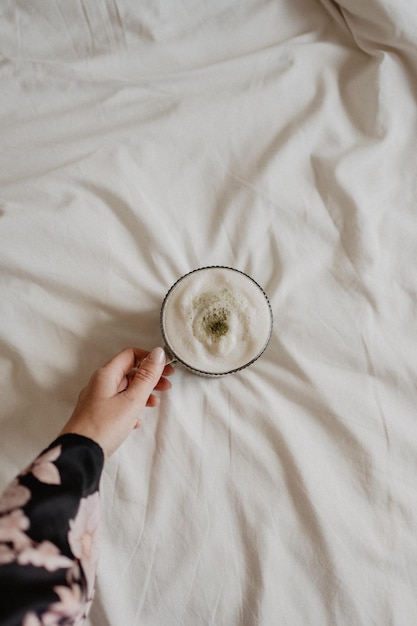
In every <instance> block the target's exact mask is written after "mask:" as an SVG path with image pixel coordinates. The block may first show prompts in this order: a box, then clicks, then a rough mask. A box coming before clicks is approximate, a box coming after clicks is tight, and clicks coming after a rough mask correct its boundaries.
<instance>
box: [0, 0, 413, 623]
mask: <svg viewBox="0 0 417 626" xmlns="http://www.w3.org/2000/svg"><path fill="white" fill-rule="evenodd" d="M0 14H1V17H2V19H1V20H0V54H1V59H0V85H1V89H0V129H1V130H0V146H1V150H0V202H1V204H0V250H1V253H0V320H1V322H0V329H1V334H0V380H1V392H2V393H1V397H2V410H1V412H0V428H1V435H2V436H1V438H0V470H1V472H0V477H1V485H6V484H7V482H8V481H9V480H10V479H11V478H12V477H13V476H14V475H15V474H16V473H17V471H18V470H19V469H21V468H22V467H23V466H24V465H25V464H26V463H27V461H28V460H29V459H31V458H33V457H34V456H35V455H36V454H37V453H38V452H39V450H40V449H42V448H43V447H44V446H45V445H47V444H48V443H49V442H50V441H51V440H52V439H53V438H54V437H55V436H56V434H57V432H58V431H59V429H60V428H61V426H62V425H63V423H64V422H65V420H66V418H67V416H68V414H69V412H70V411H71V407H72V406H73V404H74V402H75V400H76V397H77V393H78V391H79V389H80V388H81V387H82V386H83V385H84V384H85V383H86V381H87V379H88V377H89V375H90V373H91V371H92V370H93V369H95V368H96V367H97V366H99V365H100V364H101V363H102V362H104V361H105V360H107V359H108V358H109V357H110V356H111V355H112V354H113V353H115V352H116V351H118V350H119V349H121V348H123V347H125V346H127V345H138V346H143V347H148V348H152V347H153V346H154V345H158V344H159V343H160V342H161V336H160V331H159V308H160V305H161V302H162V299H163V297H164V295H165V293H166V291H167V290H168V289H169V287H170V286H171V285H172V284H173V282H174V281H175V280H177V278H179V277H180V276H182V275H183V274H185V273H186V272H188V271H190V270H192V269H195V268H197V267H201V266H204V265H217V264H220V265H222V264H223V265H228V266H231V267H235V268H237V269H240V270H242V271H244V272H246V273H248V274H249V275H250V276H252V277H253V278H254V279H255V280H256V281H257V282H258V283H259V284H260V285H261V286H262V287H263V288H264V289H265V291H266V293H267V294H268V296H269V299H270V301H271V305H272V309H273V313H274V320H275V322H274V330H273V336H272V339H271V342H270V345H269V347H268V348H267V350H266V352H265V353H264V355H263V356H262V358H261V359H260V360H259V361H258V362H257V363H256V364H255V365H254V366H253V367H251V368H250V369H248V370H245V371H243V372H241V373H239V374H236V375H233V376H231V377H225V378H221V379H216V380H210V379H205V378H199V377H196V376H193V375H192V374H191V373H189V372H188V371H185V370H183V369H181V368H180V367H178V368H177V371H176V373H175V376H174V381H173V382H174V387H173V389H172V391H171V392H170V394H169V395H167V396H166V397H164V398H163V400H162V404H161V406H160V408H159V409H157V410H155V409H154V410H151V409H148V410H147V411H146V413H145V415H144V416H143V427H142V429H141V430H140V431H138V432H135V433H134V434H132V436H131V438H130V439H129V440H128V442H127V443H126V444H125V445H124V446H123V447H122V448H121V449H120V450H119V451H118V452H117V453H116V455H115V456H114V457H113V458H112V459H111V460H110V461H109V462H108V464H107V466H106V468H105V471H104V475H103V478H102V485H101V492H102V510H103V512H104V520H103V527H104V532H103V534H104V542H103V546H102V554H101V560H100V566H99V576H98V586H97V593H96V598H95V603H94V605H93V608H92V610H91V614H90V621H89V625H90V626H109V625H110V626H127V625H128V626H161V625H162V624H163V625H164V626H165V625H167V626H171V625H173V626H174V625H181V626H199V625H209V624H210V625H212V626H231V625H233V626H235V625H236V626H255V625H260V626H275V624H276V625H279V626H305V625H306V624H308V625H309V626H325V625H328V626H334V625H337V626H371V625H375V626H413V625H414V622H415V615H416V614H417V600H416V597H417V594H416V589H417V567H416V563H417V539H416V537H417V506H416V502H417V496H416V477H417V417H416V374H417V372H416V369H417V365H416V363H417V361H416V353H417V330H416V326H417V325H416V319H415V314H416V296H417V273H416V270H415V268H416V263H417V243H416V242H417V226H416V208H415V207H416V191H417V189H416V187H417V183H416V181H417V176H416V165H415V163H416V158H415V151H416V144H417V116H416V110H417V109H416V94H417V76H416V67H417V65H416V62H417V60H416V43H417V34H416V33H417V12H416V6H415V3H414V2H413V1H411V2H410V0H396V2H395V3H394V2H392V1H389V0H341V1H340V2H332V1H331V0H321V2H319V1H318V0H292V1H291V2H290V1H287V0H275V1H272V0H269V1H268V0H211V1H210V2H206V1H204V0H182V1H181V2H179V3H178V2H177V3H170V2H168V1H167V0H152V1H151V0H144V1H143V2H140V3H136V2H133V1H129V0H106V1H105V2H99V3H94V2H85V1H83V0H81V1H80V2H77V3H73V2H67V1H66V0H56V2H54V3H31V2H29V1H28V0H13V1H12V0H0ZM1 485H0V487H1Z"/></svg>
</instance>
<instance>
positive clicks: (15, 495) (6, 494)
mask: <svg viewBox="0 0 417 626" xmlns="http://www.w3.org/2000/svg"><path fill="white" fill-rule="evenodd" d="M30 496H31V493H30V491H29V489H28V488H27V487H24V486H23V485H20V484H19V482H18V480H17V478H15V479H14V481H13V482H12V483H10V485H9V486H8V487H6V489H5V490H4V491H3V493H2V495H1V498H0V514H1V513H6V511H11V510H12V509H16V508H18V507H21V506H24V505H25V504H26V503H27V502H28V501H29V500H30Z"/></svg>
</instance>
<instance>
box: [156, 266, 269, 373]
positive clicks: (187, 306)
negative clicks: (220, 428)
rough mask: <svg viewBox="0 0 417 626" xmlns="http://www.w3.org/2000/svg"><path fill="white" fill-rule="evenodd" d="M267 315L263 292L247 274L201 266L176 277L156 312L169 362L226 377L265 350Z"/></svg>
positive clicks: (230, 269)
mask: <svg viewBox="0 0 417 626" xmlns="http://www.w3.org/2000/svg"><path fill="white" fill-rule="evenodd" d="M271 329H272V312H271V307H270V304H269V301H268V298H267V297H266V295H265V293H264V292H263V290H262V289H261V287H260V286H259V285H258V284H257V283H256V282H255V281H254V280H253V279H252V278H250V277H249V276H248V275H247V274H244V273H243V272H240V271H238V270H235V269H232V268H229V267H218V266H215V267H203V268H200V269H198V270H194V271H192V272H190V273H189V274H186V275H185V276H183V277H182V278H180V279H179V280H178V281H177V282H176V283H175V284H174V285H173V286H172V287H171V289H170V290H169V291H168V293H167V295H166V297H165V299H164V302H163V304H162V309H161V330H162V334H163V337H164V340H165V343H166V347H167V348H168V350H169V351H170V352H171V353H172V355H173V357H174V358H175V359H177V360H178V361H180V362H181V363H182V364H183V365H186V366H187V367H189V368H190V369H192V370H194V371H196V372H197V373H199V374H203V375H208V376H219V375H222V374H229V373H231V372H235V371H237V370H240V369H242V368H244V367H247V366H248V365H250V364H251V363H253V361H255V360H256V359H257V358H258V357H259V356H260V355H261V354H262V352H263V351H264V350H265V348H266V346H267V344H268V341H269V338H270V335H271Z"/></svg>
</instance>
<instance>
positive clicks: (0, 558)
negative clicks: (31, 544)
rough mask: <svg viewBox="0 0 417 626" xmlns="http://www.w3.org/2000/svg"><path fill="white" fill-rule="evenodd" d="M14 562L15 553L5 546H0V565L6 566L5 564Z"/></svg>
mask: <svg viewBox="0 0 417 626" xmlns="http://www.w3.org/2000/svg"><path fill="white" fill-rule="evenodd" d="M15 560H16V553H15V551H14V550H12V549H11V548H9V546H6V545H0V565H6V564H7V563H13V561H15Z"/></svg>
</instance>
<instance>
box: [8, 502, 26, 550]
mask: <svg viewBox="0 0 417 626" xmlns="http://www.w3.org/2000/svg"><path fill="white" fill-rule="evenodd" d="M29 526H30V522H29V519H28V518H27V517H26V515H25V514H24V513H23V511H22V509H16V510H15V511H12V512H11V513H9V515H4V516H3V517H0V541H1V542H4V543H6V542H9V543H12V544H13V546H14V548H15V549H16V550H22V549H23V548H25V547H26V546H29V545H30V543H31V542H30V539H29V537H28V536H27V535H26V534H25V533H24V532H23V531H25V530H27V529H28V528H29Z"/></svg>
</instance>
